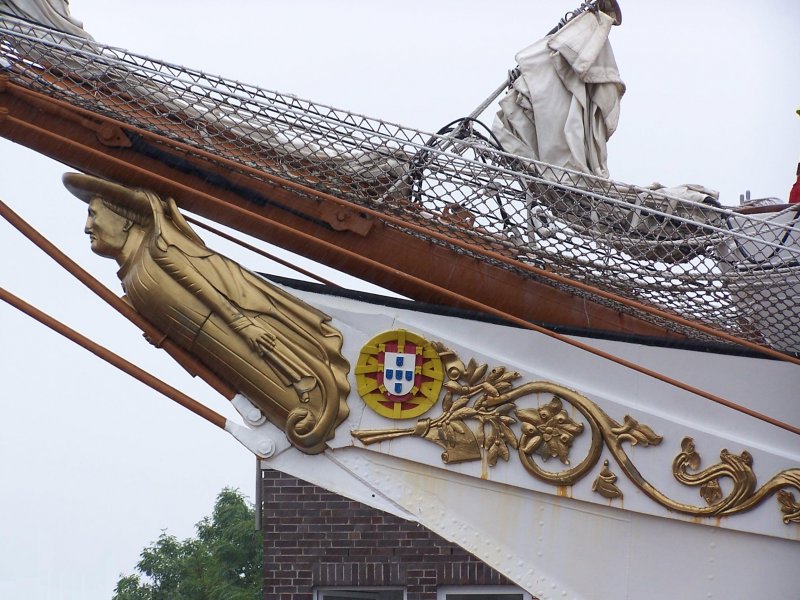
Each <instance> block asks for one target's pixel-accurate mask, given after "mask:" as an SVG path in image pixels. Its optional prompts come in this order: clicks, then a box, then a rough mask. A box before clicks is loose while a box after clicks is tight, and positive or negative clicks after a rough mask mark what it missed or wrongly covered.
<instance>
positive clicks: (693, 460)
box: [351, 342, 800, 523]
mask: <svg viewBox="0 0 800 600" xmlns="http://www.w3.org/2000/svg"><path fill="white" fill-rule="evenodd" d="M433 346H434V347H435V348H436V349H437V351H438V352H439V354H440V356H442V357H446V360H447V365H448V368H446V369H445V373H446V375H447V377H446V379H445V381H444V383H443V386H442V389H443V390H444V397H443V399H442V413H441V414H440V415H439V416H437V417H433V418H427V419H420V420H418V421H417V423H416V425H415V426H412V427H405V428H397V429H371V430H358V431H353V432H351V433H352V435H353V436H354V437H355V438H356V439H358V440H359V441H361V442H362V443H363V444H365V445H369V444H374V443H378V442H382V441H385V440H391V439H396V438H401V437H407V436H414V437H421V438H424V439H426V440H428V441H430V442H433V443H435V444H437V445H439V446H440V447H442V448H443V450H444V451H443V452H442V461H443V462H444V463H446V464H448V463H454V462H464V461H474V460H483V461H485V463H486V464H487V465H488V466H489V467H491V466H494V465H495V464H496V463H497V461H498V460H499V459H502V460H504V461H508V460H510V457H511V451H512V450H514V451H516V453H517V456H518V458H519V460H520V462H521V463H522V465H523V466H524V468H525V469H526V470H527V471H528V473H530V475H532V476H533V477H535V478H537V479H539V480H540V481H544V482H546V483H550V484H553V485H557V486H570V485H574V484H575V483H576V482H577V481H579V480H580V479H581V478H583V477H584V476H586V474H587V473H589V471H590V470H591V469H593V468H594V466H595V465H596V464H597V462H598V461H599V459H600V455H601V452H602V450H603V448H604V447H605V448H606V449H607V450H608V452H610V454H611V456H612V457H613V458H614V460H615V461H616V463H617V464H618V465H619V468H620V469H621V470H622V472H623V473H624V474H625V476H626V477H627V478H628V479H629V480H630V481H631V482H633V483H634V484H635V485H636V486H637V487H638V488H639V489H640V490H642V491H643V492H644V493H645V494H646V495H647V496H649V497H650V498H651V499H652V500H654V501H655V502H657V503H658V504H660V505H661V506H663V507H665V508H667V509H669V510H671V511H676V512H680V513H684V514H687V515H691V516H695V517H709V516H726V515H731V514H735V513H739V512H744V511H747V510H750V509H751V508H753V507H754V506H756V505H758V504H760V503H761V502H762V501H763V500H764V499H765V498H767V497H769V496H771V495H773V494H776V496H777V500H778V502H779V504H780V506H781V511H782V512H783V514H784V517H783V520H784V522H785V523H790V522H792V523H797V522H800V504H798V502H797V501H796V500H795V497H794V494H792V493H791V492H789V491H787V490H785V489H784V488H790V487H792V488H795V489H798V490H800V468H795V469H787V470H784V471H781V472H780V473H778V474H777V475H775V476H774V477H772V478H771V479H770V480H769V481H768V482H767V483H766V484H764V485H763V486H761V487H760V488H757V487H756V476H755V473H754V471H753V468H752V465H753V458H752V456H751V455H750V453H748V452H747V451H744V452H742V454H740V455H735V454H732V453H730V452H728V451H727V450H723V451H722V452H721V453H720V459H721V462H720V463H718V464H716V465H712V466H711V467H709V468H707V469H704V470H702V471H697V469H698V468H699V466H700V456H699V454H698V453H697V452H696V451H695V448H694V442H693V441H692V440H691V438H685V439H684V440H683V442H682V444H681V452H680V453H679V454H678V456H677V457H676V458H675V460H674V461H673V465H672V472H673V475H674V477H675V479H676V480H677V481H678V482H680V483H681V484H683V485H687V486H697V487H699V488H700V496H701V498H703V499H704V500H705V502H706V505H705V506H700V505H692V504H686V503H682V502H678V501H675V500H673V499H671V498H670V497H669V496H667V495H666V494H665V493H664V492H662V491H661V490H659V489H657V488H656V487H655V486H653V485H652V484H651V483H650V482H649V481H647V479H645V478H644V476H643V475H642V474H641V473H640V471H639V470H638V469H637V468H636V466H635V465H634V464H633V461H632V460H631V459H630V457H629V456H628V454H627V452H626V450H625V447H626V446H636V445H639V446H642V447H647V446H655V445H658V444H660V443H661V442H662V437H661V436H660V435H658V434H656V433H655V432H654V431H653V430H652V429H651V428H650V427H649V426H647V425H645V424H643V423H639V422H638V421H637V420H636V419H634V418H633V417H632V416H630V415H624V416H623V418H622V422H621V423H620V422H618V421H616V420H614V419H612V418H611V417H610V416H609V415H608V414H606V413H605V412H604V411H603V410H602V409H601V408H600V407H599V406H598V405H597V404H596V403H595V402H592V401H591V400H590V399H589V398H587V397H586V396H584V395H582V394H580V393H578V392H576V391H574V390H571V389H569V388H567V387H564V386H562V385H559V384H556V383H552V382H547V381H534V382H527V383H522V384H521V385H515V383H514V382H515V381H516V380H517V379H519V377H520V374H519V373H517V372H514V371H510V370H508V369H506V367H503V366H497V367H495V368H493V369H489V368H488V365H486V364H478V363H477V362H476V361H475V360H470V361H469V362H468V363H467V364H466V365H464V363H463V362H461V361H460V360H459V359H458V357H456V356H455V355H454V353H453V352H452V351H451V350H448V349H447V348H445V347H444V346H442V345H441V344H438V343H436V342H434V343H433ZM443 360H444V358H443ZM542 395H544V396H547V397H548V400H547V401H545V402H544V403H541V404H539V405H538V406H536V407H532V408H528V407H521V406H518V405H517V403H518V401H520V400H522V399H523V398H525V397H526V396H535V397H537V398H538V397H540V396H542ZM565 403H566V404H569V405H570V406H571V407H572V408H573V409H575V410H576V411H577V412H579V413H580V414H581V415H582V416H583V418H584V419H585V424H584V423H580V422H577V421H575V420H574V419H573V418H572V417H570V416H569V414H568V413H567V411H566V410H565V408H564V406H565ZM587 425H588V431H587V427H586V426H587ZM587 434H588V435H589V436H590V438H589V443H588V446H589V447H588V450H587V451H586V455H585V456H584V457H582V458H581V459H580V460H574V458H573V457H572V456H571V454H572V446H573V441H574V440H575V439H576V438H577V437H579V436H581V435H587ZM553 458H555V459H558V461H559V462H560V463H561V464H562V465H564V467H565V468H564V469H561V470H557V471H554V470H548V469H545V468H544V467H543V466H542V465H541V464H540V462H541V463H544V462H546V461H548V460H549V459H553ZM723 478H727V479H730V480H731V482H732V486H731V488H732V489H731V491H730V493H728V495H727V496H726V495H723V492H722V486H721V485H720V480H721V479H723ZM616 479H617V476H616V475H615V474H614V473H612V472H611V470H610V465H609V461H608V460H605V461H604V463H603V468H602V470H601V471H600V474H599V475H598V476H597V478H596V479H595V480H594V483H593V486H592V489H593V490H594V491H595V492H596V493H598V494H600V495H602V496H604V497H606V498H610V499H613V498H618V497H621V496H622V492H621V491H620V490H619V488H618V487H617V485H616Z"/></svg>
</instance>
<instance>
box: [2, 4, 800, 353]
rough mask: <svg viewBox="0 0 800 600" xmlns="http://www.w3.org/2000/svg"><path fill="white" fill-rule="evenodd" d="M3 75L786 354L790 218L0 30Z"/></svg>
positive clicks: (484, 254) (798, 340) (441, 240)
mask: <svg viewBox="0 0 800 600" xmlns="http://www.w3.org/2000/svg"><path fill="white" fill-rule="evenodd" d="M2 75H5V76H6V77H8V78H9V79H10V80H11V81H13V82H14V83H15V84H18V85H20V86H22V87H24V88H26V89H28V90H31V91H35V92H38V93H41V94H45V95H47V96H49V97H52V98H55V99H58V100H61V101H64V102H67V103H69V104H70V105H73V106H76V107H80V108H81V109H84V110H87V111H90V112H92V113H94V114H97V115H102V116H105V117H109V118H112V119H114V120H116V121H118V122H121V123H124V124H127V125H129V126H131V127H133V128H136V129H137V130H140V131H146V132H149V133H152V134H154V135H155V136H158V139H159V140H161V142H160V143H163V144H169V143H180V144H182V147H185V148H190V149H195V150H196V151H198V152H202V153H203V156H205V157H208V156H211V157H219V159H220V161H221V163H220V164H223V163H222V161H223V160H224V165H225V167H226V168H227V169H231V168H232V165H233V168H236V166H237V165H238V166H240V167H241V168H242V169H243V172H244V171H245V170H246V174H247V176H248V177H253V176H254V173H258V172H261V173H264V174H269V175H271V176H273V177H274V176H277V177H279V178H280V179H282V180H285V181H287V182H293V183H300V184H302V185H303V186H305V187H307V188H309V189H313V190H316V191H319V192H325V193H328V194H332V195H335V196H336V197H338V198H341V199H344V200H347V201H349V202H352V203H354V204H357V205H360V206H363V207H367V208H369V209H371V210H372V211H375V212H377V213H380V214H384V215H386V216H387V218H388V217H391V219H390V220H389V221H387V222H388V223H389V224H390V226H392V227H397V228H401V229H403V228H404V227H405V228H406V230H407V231H409V233H412V234H413V235H414V236H417V237H418V238H423V239H425V241H426V242H428V243H435V244H449V245H450V246H451V247H453V248H455V249H456V250H457V251H459V252H464V253H467V254H470V255H471V256H472V257H474V258H477V259H479V260H486V261H491V262H493V263H495V264H498V265H501V266H502V267H503V268H507V269H512V270H515V271H517V272H519V273H522V274H525V275H526V276H528V277H531V278H533V279H537V280H539V281H543V282H545V283H548V284H550V285H554V286H557V287H567V288H569V287H570V284H569V282H570V281H571V282H577V283H580V284H586V285H585V286H583V287H581V288H580V289H571V291H573V292H574V293H576V294H578V295H579V296H584V297H590V298H591V299H592V300H595V301H597V302H600V303H602V304H606V305H612V306H614V307H615V308H618V309H619V310H623V311H628V312H633V313H634V314H636V315H637V316H639V317H641V318H644V319H648V320H651V321H656V322H658V323H659V324H660V325H663V326H666V327H670V328H673V329H676V330H680V331H682V332H684V333H687V334H689V335H690V336H693V337H704V334H700V333H698V332H696V331H694V330H692V329H691V328H689V329H687V328H686V327H685V326H684V325H680V324H677V323H675V322H673V321H671V320H670V319H668V318H664V316H663V315H662V316H658V315H656V316H654V315H653V314H650V313H646V312H643V311H641V310H640V309H638V308H636V306H635V304H634V305H633V306H629V305H627V304H625V302H624V301H622V302H620V301H618V300H615V299H614V298H613V297H610V296H609V295H608V294H603V293H594V292H592V290H591V289H590V288H595V289H596V290H601V291H604V292H607V293H611V294H613V295H615V296H618V297H619V298H623V299H628V300H633V301H635V302H636V303H640V304H642V305H648V306H652V307H656V308H658V309H660V310H661V311H663V312H664V313H666V314H670V315H675V316H678V317H682V318H684V319H687V320H691V321H694V322H698V323H702V324H704V325H707V326H709V327H712V328H715V329H717V330H720V331H724V332H726V333H729V334H732V335H735V336H738V337H741V338H743V339H746V340H750V341H753V342H756V343H760V344H765V345H767V346H770V347H772V348H774V349H777V350H781V351H785V352H790V353H798V352H800V319H798V316H797V315H798V303H800V262H798V259H800V225H798V220H800V217H799V215H800V212H799V211H798V208H799V207H798V206H797V205H780V204H771V205H767V206H755V207H745V208H741V207H737V208H731V207H723V206H719V205H718V204H717V203H716V201H715V200H714V199H713V198H711V197H703V195H702V191H701V192H700V196H694V197H695V198H697V199H695V200H689V199H687V198H686V197H681V196H679V195H674V194H672V193H669V192H670V191H669V190H666V191H665V190H662V191H659V190H656V189H650V188H647V187H642V186H636V185H628V184H623V183H619V182H616V181H612V180H609V179H602V178H598V177H594V176H590V175H587V174H584V173H580V172H576V171H571V170H567V169H562V168H559V167H556V166H553V165H548V164H545V163H542V162H537V161H534V160H529V159H525V158H521V157H519V156H514V155H511V154H508V153H506V152H503V150H502V149H501V148H500V145H499V143H498V142H497V140H496V139H495V138H494V136H493V135H492V133H491V132H490V131H489V130H488V129H486V128H485V127H484V126H483V125H482V124H481V122H480V121H478V120H476V119H474V118H464V119H458V120H456V121H454V122H453V123H451V124H450V125H448V126H446V127H444V128H442V130H440V131H439V132H438V133H435V134H431V133H425V132H422V131H418V130H415V129H412V128H408V127H403V126H400V125H396V124H393V123H390V122H387V121H384V120H380V119H375V118H369V117H366V116H362V115H358V114H354V113H352V112H348V111H346V110H341V109H337V108H333V107H330V106H326V105H323V104H319V103H316V102H311V101H308V100H303V99H300V98H297V97H295V96H292V95H288V94H282V93H279V92H275V91H270V90H266V89H262V88H260V87H256V86H252V85H247V84H244V83H240V82H237V81H232V80H229V79H225V78H222V77H218V76H215V75H211V74H207V73H204V72H202V71H198V70H194V69H191V68H186V67H183V66H179V65H175V64H170V63H167V62H163V61H160V60H155V59H152V58H148V57H145V56H141V55H136V54H133V53H131V52H129V51H127V50H123V49H120V48H114V47H109V46H105V45H102V44H98V43H96V42H94V41H92V40H87V39H84V38H80V37H73V36H70V35H67V34H63V33H61V32H57V31H54V30H50V29H47V28H42V27H38V26H35V25H32V24H30V23H28V22H26V21H21V20H18V19H15V18H12V17H3V16H2V15H0V76H2ZM256 176H257V175H256ZM295 192H297V190H295ZM665 192H666V193H665ZM426 232H427V233H426ZM531 266H533V267H536V268H535V269H530V268H529V267H531ZM547 273H555V274H558V275H560V276H563V277H566V278H568V281H567V282H566V283H565V281H564V280H560V281H553V280H551V279H549V278H548V277H547Z"/></svg>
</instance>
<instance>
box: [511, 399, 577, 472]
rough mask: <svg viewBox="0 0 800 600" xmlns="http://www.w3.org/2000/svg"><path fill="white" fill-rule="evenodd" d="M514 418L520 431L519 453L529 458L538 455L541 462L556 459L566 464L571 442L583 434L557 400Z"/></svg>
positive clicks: (520, 411) (520, 413) (518, 413)
mask: <svg viewBox="0 0 800 600" xmlns="http://www.w3.org/2000/svg"><path fill="white" fill-rule="evenodd" d="M517 416H518V417H519V420H520V423H521V427H522V436H521V437H520V444H519V446H520V450H521V451H522V452H524V453H525V454H528V455H530V454H533V453H534V452H537V453H538V454H539V455H540V456H541V457H542V459H543V460H547V459H549V458H558V459H559V460H560V461H561V462H562V463H564V464H565V465H568V464H569V450H570V448H571V446H572V441H573V440H574V439H575V436H576V435H578V434H580V433H581V432H583V424H582V423H576V422H575V421H573V420H572V419H571V418H570V416H569V415H568V414H567V412H566V411H565V410H564V409H563V406H562V404H561V399H560V398H559V397H558V396H553V399H552V400H550V402H548V403H547V404H545V405H544V406H540V407H539V408H536V409H533V410H531V409H528V410H517Z"/></svg>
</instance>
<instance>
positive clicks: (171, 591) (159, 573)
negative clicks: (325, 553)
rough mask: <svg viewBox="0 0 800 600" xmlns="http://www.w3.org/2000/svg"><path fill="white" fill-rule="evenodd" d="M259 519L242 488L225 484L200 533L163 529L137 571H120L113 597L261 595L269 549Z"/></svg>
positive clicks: (244, 599) (231, 599) (255, 598)
mask: <svg viewBox="0 0 800 600" xmlns="http://www.w3.org/2000/svg"><path fill="white" fill-rule="evenodd" d="M254 519H255V511H254V509H253V507H252V506H251V505H250V504H249V503H248V502H247V500H246V499H245V498H244V497H243V496H242V495H241V494H240V493H239V492H238V491H237V490H232V489H228V488H226V489H224V490H222V491H221V492H220V493H219V495H218V496H217V500H216V503H215V504H214V512H213V514H212V516H211V517H210V518H209V517H205V518H204V519H203V520H202V521H200V522H199V523H198V524H197V525H196V529H197V537H196V538H191V539H187V540H184V541H179V540H178V539H177V538H176V537H175V536H173V535H168V534H167V533H162V534H161V535H160V536H159V538H158V539H157V540H156V541H155V542H154V543H153V544H151V545H150V546H148V547H147V548H145V549H144V550H143V551H142V553H141V560H140V561H139V562H138V564H137V565H136V571H137V572H138V573H135V574H132V575H125V576H121V577H120V579H119V581H118V582H117V587H116V588H115V590H114V597H113V600H260V598H261V579H262V576H261V573H262V560H263V555H264V549H263V544H262V536H261V532H259V531H256V530H255V528H254V526H253V524H254Z"/></svg>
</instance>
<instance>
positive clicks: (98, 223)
mask: <svg viewBox="0 0 800 600" xmlns="http://www.w3.org/2000/svg"><path fill="white" fill-rule="evenodd" d="M131 227H133V221H131V220H130V219H126V218H125V217H123V216H122V215H120V214H117V213H116V212H114V211H113V210H111V208H109V206H108V205H106V203H105V202H104V201H103V198H102V197H101V196H95V197H93V198H92V199H91V200H90V201H89V215H88V217H87V218H86V226H85V227H84V229H83V231H84V233H86V234H87V235H88V236H89V241H90V243H91V245H92V251H93V252H94V253H95V254H99V255H100V256H105V257H106V258H115V259H116V258H119V257H120V255H121V254H122V249H123V248H124V247H125V242H127V241H128V234H129V232H130V229H131Z"/></svg>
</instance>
